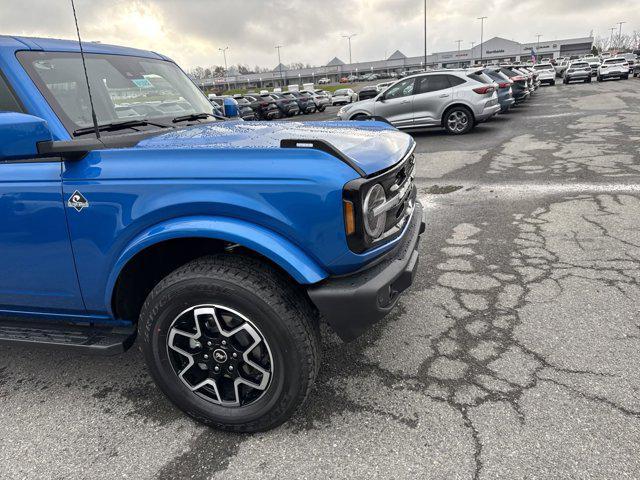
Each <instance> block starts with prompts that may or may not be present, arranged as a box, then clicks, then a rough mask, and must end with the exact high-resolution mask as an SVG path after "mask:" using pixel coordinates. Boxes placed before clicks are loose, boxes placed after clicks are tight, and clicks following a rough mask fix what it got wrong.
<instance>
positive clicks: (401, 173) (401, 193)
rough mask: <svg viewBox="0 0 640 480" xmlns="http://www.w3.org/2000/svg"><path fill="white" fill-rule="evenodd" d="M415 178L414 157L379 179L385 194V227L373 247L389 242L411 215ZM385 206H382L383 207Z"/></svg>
mask: <svg viewBox="0 0 640 480" xmlns="http://www.w3.org/2000/svg"><path fill="white" fill-rule="evenodd" d="M415 176H416V164H415V157H414V155H413V154H412V155H410V156H409V157H408V158H406V159H405V160H404V161H403V162H402V163H401V165H400V167H399V168H398V169H397V170H396V169H393V171H391V172H390V173H389V174H388V177H385V176H383V178H381V179H380V182H379V183H381V184H382V186H383V187H384V190H385V192H386V194H387V202H386V203H385V205H387V206H388V216H387V225H386V228H385V232H384V234H382V236H381V237H380V238H378V239H377V240H376V241H375V245H377V244H379V243H382V242H386V241H389V240H390V238H391V237H393V236H394V235H395V234H397V233H399V232H400V231H401V230H402V228H403V227H404V226H405V223H406V221H407V219H408V218H409V217H411V214H412V213H413V207H414V205H415V200H416V188H415V185H414V179H415ZM385 205H382V206H383V207H384V206H385Z"/></svg>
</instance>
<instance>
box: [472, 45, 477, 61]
mask: <svg viewBox="0 0 640 480" xmlns="http://www.w3.org/2000/svg"><path fill="white" fill-rule="evenodd" d="M475 44H476V42H471V60H475V59H476V56H475V54H474V53H473V46H474V45H475Z"/></svg>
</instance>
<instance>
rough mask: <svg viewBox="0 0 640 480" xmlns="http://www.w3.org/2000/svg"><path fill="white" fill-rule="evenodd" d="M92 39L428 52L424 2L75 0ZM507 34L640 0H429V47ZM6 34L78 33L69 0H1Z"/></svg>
mask: <svg viewBox="0 0 640 480" xmlns="http://www.w3.org/2000/svg"><path fill="white" fill-rule="evenodd" d="M76 7H77V10H78V16H79V20H80V27H81V30H82V34H83V37H84V39H86V40H99V41H101V42H103V43H115V44H120V45H128V46H134V47H138V48H143V49H152V50H155V51H158V52H162V53H164V54H166V55H168V56H170V57H172V58H173V59H174V60H176V61H177V62H178V63H179V64H181V65H182V66H183V67H185V68H191V67H193V66H196V65H201V66H205V67H206V66H210V65H216V64H218V65H220V64H222V63H223V60H222V54H221V53H220V52H219V51H218V48H220V47H226V46H229V51H228V61H229V64H237V63H242V64H248V65H250V66H254V65H260V66H263V67H274V66H275V65H276V64H277V52H276V50H275V48H274V46H275V45H278V44H280V45H284V47H283V48H282V61H283V63H291V62H303V63H310V64H313V65H323V64H325V63H327V62H328V61H329V60H330V59H331V58H333V57H334V56H338V57H340V58H341V59H342V60H344V61H348V57H349V55H348V47H347V41H346V40H345V39H343V38H341V36H342V35H343V34H346V33H357V34H358V35H357V36H356V37H354V38H353V40H352V42H353V43H352V46H353V60H354V61H366V60H376V59H381V58H383V57H384V56H385V54H386V55H387V56H388V55H390V54H391V53H392V52H393V51H394V50H396V49H400V50H401V51H402V52H404V53H405V54H406V55H408V56H411V55H420V54H421V53H422V51H423V44H422V42H423V40H422V38H423V37H422V28H423V27H422V22H423V17H422V15H423V0H76ZM479 16H487V17H489V18H488V19H487V20H486V23H485V39H486V38H489V37H493V36H501V37H505V38H509V39H513V40H516V41H520V42H531V41H535V39H536V34H538V33H540V34H542V40H541V41H544V40H545V39H546V40H552V39H557V38H574V37H584V36H587V35H589V33H590V32H591V31H592V30H593V31H594V33H595V34H596V35H598V34H600V35H609V34H610V28H611V27H613V26H616V25H617V22H619V21H626V22H627V23H626V24H625V25H624V26H623V32H627V33H630V32H632V31H633V30H640V0H428V29H429V33H428V50H429V52H434V51H439V52H442V51H446V50H454V49H456V48H457V44H456V40H458V39H460V40H462V48H468V47H469V46H470V42H472V41H476V42H479V40H480V23H479V21H478V20H476V18H477V17H479ZM0 33H3V34H14V35H34V36H47V37H57V38H73V36H74V34H75V31H74V26H73V17H72V12H71V6H70V1H69V0H0Z"/></svg>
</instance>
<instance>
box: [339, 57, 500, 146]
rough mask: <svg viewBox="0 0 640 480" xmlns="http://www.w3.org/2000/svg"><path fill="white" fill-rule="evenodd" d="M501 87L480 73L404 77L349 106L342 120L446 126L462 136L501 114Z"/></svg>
mask: <svg viewBox="0 0 640 480" xmlns="http://www.w3.org/2000/svg"><path fill="white" fill-rule="evenodd" d="M497 89H498V84H497V83H493V82H489V81H488V80H485V79H484V76H483V75H482V69H480V70H477V71H473V70H471V71H464V70H441V71H434V72H429V73H422V74H419V75H413V76H411V77H406V78H403V79H402V80H400V81H398V82H396V83H394V84H393V85H392V86H390V87H389V88H387V89H386V90H385V91H384V92H382V93H380V94H378V96H376V97H375V98H371V99H368V100H363V101H361V102H357V103H354V104H353V105H346V106H344V107H342V108H341V109H340V111H339V112H338V118H339V119H340V120H370V119H374V120H376V119H377V120H382V121H385V122H387V123H390V124H392V125H393V126H395V127H397V128H423V127H443V128H444V129H445V130H446V131H447V132H448V133H451V134H453V135H460V134H463V133H467V132H468V131H470V130H471V129H472V128H473V127H474V126H475V125H476V124H477V123H478V122H483V121H486V120H488V119H490V118H491V117H493V116H494V115H495V114H497V113H498V112H499V111H500V104H499V102H498V93H497Z"/></svg>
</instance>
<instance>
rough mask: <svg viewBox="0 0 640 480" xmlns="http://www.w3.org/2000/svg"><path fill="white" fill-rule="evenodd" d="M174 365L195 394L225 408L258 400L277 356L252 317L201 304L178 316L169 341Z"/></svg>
mask: <svg viewBox="0 0 640 480" xmlns="http://www.w3.org/2000/svg"><path fill="white" fill-rule="evenodd" d="M167 351H168V354H169V360H170V363H171V366H172V368H173V370H174V372H175V373H176V375H177V376H178V378H180V380H181V381H182V382H183V383H184V384H185V385H186V386H187V388H189V389H190V390H191V391H192V392H194V393H195V394H196V395H198V396H200V397H202V398H203V399H205V400H207V401H209V402H212V403H214V404H218V405H222V406H225V407H241V406H247V405H250V404H252V403H254V402H256V401H258V400H259V399H260V398H262V396H263V395H264V394H265V392H266V390H267V388H268V386H269V383H270V380H271V378H272V376H273V358H272V356H271V350H270V349H269V345H268V344H267V341H266V340H265V338H264V335H262V333H261V332H260V330H258V328H257V327H256V326H255V324H253V323H252V322H251V321H250V320H249V319H248V318H246V317H245V316H243V315H242V314H241V313H239V312H237V311H235V310H232V309H231V308H228V307H225V306H221V305H200V306H195V307H192V308H189V309H187V310H185V311H184V312H182V313H181V314H180V315H178V316H177V317H176V318H175V319H174V321H173V323H172V324H171V327H170V328H169V335H168V337H167Z"/></svg>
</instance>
